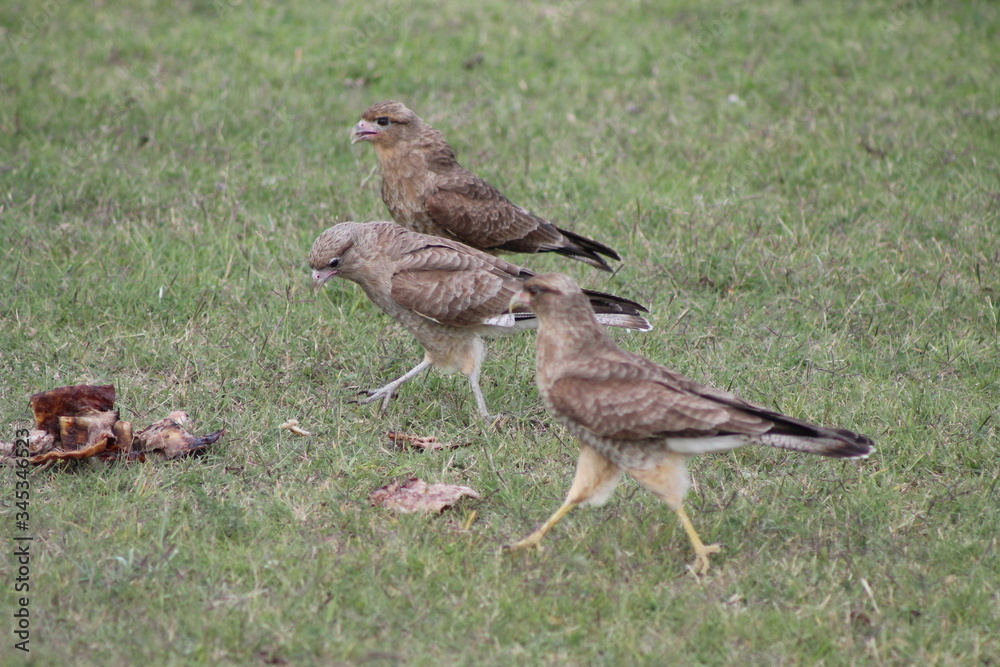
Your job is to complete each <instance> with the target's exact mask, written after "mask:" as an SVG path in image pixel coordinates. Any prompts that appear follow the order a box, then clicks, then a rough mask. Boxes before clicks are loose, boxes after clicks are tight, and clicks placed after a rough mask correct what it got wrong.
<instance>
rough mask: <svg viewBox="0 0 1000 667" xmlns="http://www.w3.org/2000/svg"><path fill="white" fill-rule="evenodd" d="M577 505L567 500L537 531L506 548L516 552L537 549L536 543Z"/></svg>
mask: <svg viewBox="0 0 1000 667" xmlns="http://www.w3.org/2000/svg"><path fill="white" fill-rule="evenodd" d="M577 505H579V503H576V502H573V501H571V500H567V501H566V502H564V503H563V504H562V506H561V507H560V508H559V509H557V510H556V513H555V514H553V515H552V516H550V517H549V519H548V521H546V522H545V523H543V524H542V525H541V527H540V528H539V529H538V530H536V531H535V532H533V533H532V534H531V535H528V536H527V537H526V538H524V539H523V540H520V541H518V542H515V543H514V544H511V545H508V546H507V547H506V548H507V549H509V550H511V551H517V550H518V549H531V548H533V547H537V546H538V543H539V542H541V541H542V538H543V537H545V533H547V532H549V531H550V530H552V526H554V525H556V524H557V523H559V521H561V520H562V518H563V517H564V516H566V515H567V514H569V511H570V510H571V509H573V508H574V507H576V506H577Z"/></svg>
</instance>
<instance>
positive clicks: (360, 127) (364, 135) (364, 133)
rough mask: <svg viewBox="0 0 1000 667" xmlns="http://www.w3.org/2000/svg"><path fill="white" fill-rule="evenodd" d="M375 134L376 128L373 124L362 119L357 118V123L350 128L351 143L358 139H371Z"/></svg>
mask: <svg viewBox="0 0 1000 667" xmlns="http://www.w3.org/2000/svg"><path fill="white" fill-rule="evenodd" d="M377 134H378V130H376V129H375V125H373V124H372V123H369V122H368V121H367V120H364V119H362V120H359V121H358V124H357V125H355V126H354V129H353V130H351V143H352V144H356V143H358V142H359V141H371V140H372V139H373V138H374V137H375V136H376V135H377Z"/></svg>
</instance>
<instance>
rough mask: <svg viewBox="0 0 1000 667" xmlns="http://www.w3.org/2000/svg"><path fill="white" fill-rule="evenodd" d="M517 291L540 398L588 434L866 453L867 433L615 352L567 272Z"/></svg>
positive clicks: (845, 455)
mask: <svg viewBox="0 0 1000 667" xmlns="http://www.w3.org/2000/svg"><path fill="white" fill-rule="evenodd" d="M525 291H527V292H528V293H529V294H530V295H531V296H530V302H531V305H532V308H533V309H534V311H535V313H536V315H537V316H538V318H539V320H540V326H539V333H538V341H537V366H538V371H537V375H536V377H537V380H538V385H539V390H540V392H541V393H542V396H543V399H544V400H545V402H546V405H547V406H548V407H549V409H550V410H551V411H552V412H553V413H554V414H555V415H556V416H557V417H560V418H561V420H562V421H563V422H564V423H567V424H568V425H570V426H573V427H576V428H580V429H585V430H586V432H587V433H588V434H589V435H591V436H593V437H596V438H603V439H607V440H608V441H616V442H622V441H632V442H641V441H648V442H649V446H654V445H653V443H654V442H656V441H663V440H668V439H684V440H687V439H703V441H704V442H705V446H706V447H708V446H709V443H708V440H707V439H711V438H718V437H725V436H740V437H745V438H746V442H744V444H746V443H748V442H757V443H761V444H766V445H770V446H773V447H780V448H784V449H793V450H797V451H805V452H811V453H815V454H822V455H824V456H832V457H843V458H854V457H864V456H867V455H868V454H869V452H871V451H872V444H873V443H872V441H871V439H870V438H868V437H866V436H863V435H859V434H857V433H853V432H851V431H848V430H845V429H836V428H826V427H822V426H817V425H815V424H811V423H809V422H806V421H803V420H800V419H795V418H793V417H789V416H787V415H783V414H780V413H778V412H775V411H773V410H770V409H768V408H765V407H763V406H761V405H757V404H755V403H751V402H750V401H746V400H744V399H741V398H739V397H737V396H735V395H733V394H731V393H729V392H726V391H722V390H720V389H714V388H712V387H707V386H705V385H702V384H699V383H698V382H695V381H694V380H692V379H690V378H687V377H684V376H683V375H681V374H679V373H676V372H674V371H672V370H670V369H667V368H664V367H663V366H660V365H658V364H655V363H653V362H652V361H649V360H648V359H646V358H644V357H641V356H639V355H636V354H633V353H631V352H627V351H625V350H622V349H620V348H619V347H618V346H617V345H616V344H615V342H614V341H613V340H612V339H611V338H610V337H609V336H608V335H607V333H605V331H604V330H603V329H602V328H601V327H599V326H597V323H596V321H595V320H594V316H593V313H592V312H591V311H590V308H589V304H588V301H587V299H585V298H584V297H583V294H582V293H581V292H580V289H579V287H577V285H576V283H574V282H573V281H572V279H570V278H569V277H567V276H563V275H560V274H546V275H541V276H536V277H533V278H531V279H529V280H528V281H527V282H526V283H525ZM691 446H692V447H695V449H697V447H696V446H695V445H691ZM705 451H708V450H705ZM691 453H698V452H697V451H692V452H691Z"/></svg>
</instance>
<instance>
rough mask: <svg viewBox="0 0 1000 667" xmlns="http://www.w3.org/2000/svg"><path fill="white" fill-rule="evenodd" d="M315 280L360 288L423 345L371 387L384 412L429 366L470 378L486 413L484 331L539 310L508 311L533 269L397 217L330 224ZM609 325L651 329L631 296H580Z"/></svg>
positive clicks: (518, 323)
mask: <svg viewBox="0 0 1000 667" xmlns="http://www.w3.org/2000/svg"><path fill="white" fill-rule="evenodd" d="M309 266H310V267H312V278H313V285H314V286H317V287H318V286H320V285H322V284H323V283H325V282H326V281H327V280H329V279H330V278H331V277H333V276H339V277H341V278H346V279H347V280H351V281H353V282H355V283H357V284H358V285H360V286H361V289H363V290H364V292H365V294H367V295H368V298H369V299H371V300H372V301H373V302H374V303H375V305H376V306H378V307H379V308H380V309H381V310H382V312H384V313H385V314H387V315H389V316H390V317H392V318H393V319H395V320H396V321H397V322H399V323H400V324H402V325H403V326H404V327H406V328H407V329H408V330H409V331H410V333H411V334H413V336H414V337H416V339H417V340H418V341H419V342H420V344H421V345H422V346H423V348H424V352H425V354H424V359H423V361H421V362H420V363H419V364H417V365H416V366H415V367H414V368H413V369H412V370H410V371H409V372H407V373H405V374H403V375H402V376H400V377H398V378H396V379H395V380H393V381H392V382H390V383H389V384H387V385H385V386H384V387H381V388H380V389H375V390H373V391H369V392H367V394H368V396H367V398H364V399H362V400H361V402H362V403H369V402H371V401H376V400H379V399H381V401H382V409H385V408H386V407H387V405H388V403H389V399H390V398H392V396H393V394H394V393H395V392H396V390H397V389H398V388H399V386H400V385H401V384H403V383H404V382H406V381H407V380H409V379H410V378H412V377H414V376H416V375H418V374H419V373H420V372H422V371H423V370H424V369H426V368H427V367H429V366H435V367H437V368H439V369H440V370H442V371H445V372H453V371H456V370H457V371H461V372H462V373H464V374H465V375H466V376H467V377H468V378H469V383H470V384H471V385H472V393H473V395H474V396H475V399H476V406H477V407H478V408H479V412H480V414H482V415H483V417H484V418H487V419H488V418H489V413H488V411H487V410H486V401H485V400H484V399H483V392H482V391H481V390H480V388H479V367H480V364H481V362H482V359H483V342H482V339H481V338H480V337H481V336H495V335H498V334H505V333H515V332H518V331H523V330H525V329H531V328H534V327H535V325H536V319H535V316H534V314H532V313H530V312H528V311H527V310H526V309H523V308H522V309H518V310H515V311H513V312H512V311H510V310H509V309H508V307H509V304H510V300H511V297H513V296H514V294H516V293H517V292H518V291H519V290H520V289H521V285H522V284H523V283H524V281H525V280H527V279H528V278H530V277H531V276H532V275H534V274H532V272H531V271H529V270H527V269H523V268H521V267H519V266H515V265H514V264H511V263H510V262H507V261H506V260H503V259H501V258H499V257H495V256H493V255H490V254H487V253H484V252H480V251H479V250H476V249H474V248H470V247H468V246H466V245H463V244H461V243H458V242H457V241H451V240H448V239H442V238H439V237H436V236H428V235H426V234H418V233H416V232H413V231H410V230H408V229H404V228H403V227H400V226H399V225H397V224H395V223H393V222H370V223H357V222H343V223H341V224H339V225H334V226H333V227H331V228H329V229H327V230H326V231H325V232H323V233H322V234H320V235H319V238H317V239H316V241H315V243H313V247H312V250H311V251H310V253H309ZM582 298H583V299H584V300H585V301H586V302H587V303H589V304H590V306H591V307H592V308H593V311H592V312H596V318H597V321H599V322H600V323H601V324H604V325H606V326H616V327H623V328H626V329H636V330H640V331H648V330H649V329H650V328H651V326H650V324H649V322H648V321H647V320H646V319H645V318H644V317H642V315H641V314H640V313H644V312H647V311H646V309H645V308H644V307H642V306H640V305H639V304H638V303H635V302H634V301H629V300H628V299H623V298H621V297H617V296H613V295H611V294H604V293H601V292H594V291H589V290H588V291H587V292H586V296H584V297H582Z"/></svg>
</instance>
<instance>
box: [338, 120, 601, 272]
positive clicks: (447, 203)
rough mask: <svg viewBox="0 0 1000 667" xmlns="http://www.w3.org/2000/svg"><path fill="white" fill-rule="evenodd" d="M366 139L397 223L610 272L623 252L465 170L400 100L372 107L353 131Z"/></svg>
mask: <svg viewBox="0 0 1000 667" xmlns="http://www.w3.org/2000/svg"><path fill="white" fill-rule="evenodd" d="M361 141H364V142H368V143H370V144H371V145H372V147H373V148H374V149H375V156H376V157H377V158H378V162H379V165H380V167H381V171H382V188H381V190H382V200H383V201H384V202H385V205H386V206H388V207H389V213H391V214H392V218H393V220H395V221H396V222H397V223H399V224H400V225H402V226H403V227H406V228H408V229H412V230H413V231H415V232H420V233H422V234H431V235H433V236H440V237H443V238H446V239H451V240H453V241H461V242H462V243H464V244H466V245H468V246H471V247H473V248H476V249H478V250H483V251H485V252H489V253H499V252H525V253H539V252H554V253H557V254H560V255H565V256H567V257H571V258H573V259H576V260H579V261H581V262H586V263H587V264H590V265H591V266H595V267H597V268H599V269H603V270H605V271H610V270H611V267H610V266H608V262H607V259H606V258H609V259H614V260H620V259H621V257H619V255H618V253H617V252H615V251H614V250H612V249H611V248H609V247H608V246H606V245H604V244H603V243H598V242H597V241H594V240H592V239H589V238H587V237H585V236H581V235H580V234H576V233H575V232H571V231H568V230H566V229H561V228H559V227H556V226H555V225H553V224H552V223H551V222H549V221H547V220H545V219H543V218H541V217H539V216H537V215H535V214H534V213H531V212H530V211H528V210H526V209H524V208H521V207H520V206H517V205H515V204H512V203H511V202H510V200H508V199H507V198H506V197H504V196H503V194H501V193H500V192H499V191H498V190H497V189H496V188H494V187H493V186H492V185H490V184H489V183H487V182H486V181H484V180H482V179H481V178H479V177H477V176H476V175H475V174H472V173H471V172H469V171H466V170H465V169H463V168H462V166H461V165H460V164H459V163H458V160H457V159H456V158H455V152H454V151H453V150H452V148H451V146H449V145H448V142H446V141H445V140H444V137H443V136H442V135H441V133H440V132H438V131H437V130H435V129H434V128H433V127H431V126H430V125H428V124H427V123H425V122H424V121H423V120H421V119H420V117H419V116H417V114H415V113H413V112H412V111H411V110H410V109H408V108H406V106H404V105H403V104H401V103H399V102H391V101H389V102H378V103H376V104H373V105H372V106H371V107H369V108H368V109H367V110H366V111H365V112H364V114H362V116H361V120H360V121H359V122H358V124H357V125H355V126H354V129H353V131H352V132H351V142H352V143H358V142H361Z"/></svg>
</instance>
